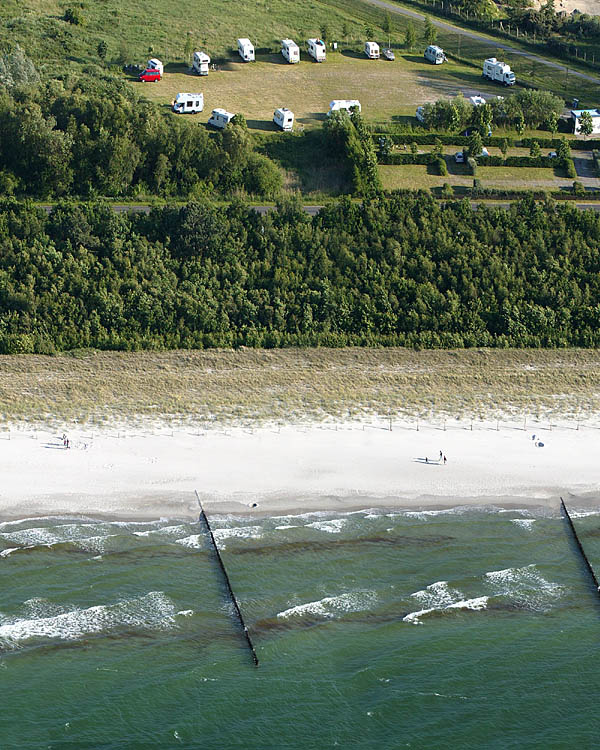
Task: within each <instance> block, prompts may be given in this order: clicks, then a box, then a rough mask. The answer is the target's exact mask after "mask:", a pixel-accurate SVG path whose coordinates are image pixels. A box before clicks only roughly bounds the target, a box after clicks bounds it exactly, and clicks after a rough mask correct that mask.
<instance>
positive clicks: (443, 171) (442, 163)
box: [435, 156, 448, 177]
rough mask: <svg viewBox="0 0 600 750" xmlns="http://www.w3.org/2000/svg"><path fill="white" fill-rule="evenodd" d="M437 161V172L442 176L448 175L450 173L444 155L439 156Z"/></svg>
mask: <svg viewBox="0 0 600 750" xmlns="http://www.w3.org/2000/svg"><path fill="white" fill-rule="evenodd" d="M435 163H436V167H437V173H438V174H439V175H441V176H442V177H446V175H447V174H448V167H447V166H446V160H445V159H444V158H443V157H441V156H438V157H437V159H436V160H435Z"/></svg>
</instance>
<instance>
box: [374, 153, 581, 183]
mask: <svg viewBox="0 0 600 750" xmlns="http://www.w3.org/2000/svg"><path fill="white" fill-rule="evenodd" d="M446 163H447V165H448V175H447V176H446V177H441V176H440V175H437V174H433V172H432V170H431V168H430V167H429V166H428V165H427V166H426V165H421V164H405V165H402V166H387V165H380V166H379V174H380V176H381V181H382V183H383V187H384V190H399V189H404V190H407V189H419V188H425V189H429V188H432V187H441V186H442V185H443V184H444V183H445V182H447V183H448V184H449V185H450V186H451V187H453V188H459V189H460V188H466V187H472V186H473V176H472V175H470V174H468V173H467V168H466V167H465V165H464V164H455V163H454V160H453V159H452V158H447V159H446ZM476 177H477V179H478V180H479V181H480V182H481V187H483V188H499V189H504V190H506V189H512V188H514V189H515V190H530V189H532V188H534V187H535V188H539V189H542V190H561V189H562V190H568V189H570V188H571V187H572V185H573V180H572V179H567V178H566V177H559V176H557V175H556V174H554V172H553V170H551V169H546V168H543V167H540V168H537V167H477V175H476Z"/></svg>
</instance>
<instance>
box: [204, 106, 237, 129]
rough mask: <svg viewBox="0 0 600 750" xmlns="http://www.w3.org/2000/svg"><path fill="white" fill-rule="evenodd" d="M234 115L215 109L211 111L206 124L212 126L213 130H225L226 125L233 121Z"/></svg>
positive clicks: (218, 108) (219, 108)
mask: <svg viewBox="0 0 600 750" xmlns="http://www.w3.org/2000/svg"><path fill="white" fill-rule="evenodd" d="M234 117H235V115H234V114H233V112H227V110H225V109H222V108H221V107H217V108H216V109H213V111H212V112H211V113H210V117H209V118H208V124H209V125H214V127H215V128H221V129H223V128H226V127H227V125H228V124H229V123H230V122H231V120H233V118H234Z"/></svg>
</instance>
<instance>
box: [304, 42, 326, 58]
mask: <svg viewBox="0 0 600 750" xmlns="http://www.w3.org/2000/svg"><path fill="white" fill-rule="evenodd" d="M306 48H307V49H308V54H309V55H310V56H311V57H312V58H314V59H315V60H316V61H317V62H325V58H326V57H327V52H326V49H325V42H324V41H323V40H322V39H307V40H306Z"/></svg>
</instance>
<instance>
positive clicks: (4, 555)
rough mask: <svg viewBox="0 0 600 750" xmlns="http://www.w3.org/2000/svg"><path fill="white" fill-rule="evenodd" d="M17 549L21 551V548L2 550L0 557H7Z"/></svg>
mask: <svg viewBox="0 0 600 750" xmlns="http://www.w3.org/2000/svg"><path fill="white" fill-rule="evenodd" d="M18 549H22V547H8V549H3V550H2V552H0V557H8V556H9V555H10V553H11V552H16V551H17V550H18Z"/></svg>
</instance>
